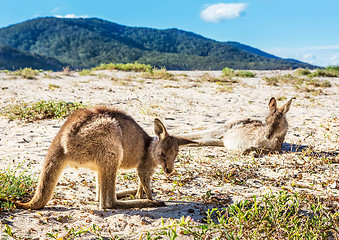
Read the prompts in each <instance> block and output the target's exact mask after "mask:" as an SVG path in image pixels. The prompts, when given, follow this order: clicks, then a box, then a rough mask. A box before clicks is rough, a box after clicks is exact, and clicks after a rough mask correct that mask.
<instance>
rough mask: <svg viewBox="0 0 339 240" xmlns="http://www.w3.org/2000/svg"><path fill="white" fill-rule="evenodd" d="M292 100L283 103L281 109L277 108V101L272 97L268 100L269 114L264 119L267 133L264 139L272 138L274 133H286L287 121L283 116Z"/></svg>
mask: <svg viewBox="0 0 339 240" xmlns="http://www.w3.org/2000/svg"><path fill="white" fill-rule="evenodd" d="M291 103H292V99H291V100H289V101H288V102H287V103H285V104H284V105H283V106H282V107H281V108H278V107H277V101H276V100H275V98H274V97H272V98H271V99H270V102H269V104H268V106H269V114H268V116H267V117H266V124H267V126H268V131H267V133H266V135H265V137H266V138H267V139H268V140H269V139H271V138H272V136H273V135H274V133H277V132H281V133H283V132H286V131H287V127H288V124H287V120H286V117H285V114H286V113H287V112H288V110H290V106H291Z"/></svg>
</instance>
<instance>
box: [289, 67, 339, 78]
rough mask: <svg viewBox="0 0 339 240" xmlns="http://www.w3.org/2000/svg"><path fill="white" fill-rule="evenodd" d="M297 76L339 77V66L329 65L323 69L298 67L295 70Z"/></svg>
mask: <svg viewBox="0 0 339 240" xmlns="http://www.w3.org/2000/svg"><path fill="white" fill-rule="evenodd" d="M294 74H295V75H297V76H307V77H311V78H313V77H339V66H328V67H326V68H323V69H316V70H315V71H313V72H312V71H310V70H309V69H307V68H306V69H304V68H298V69H297V70H296V71H295V72H294Z"/></svg>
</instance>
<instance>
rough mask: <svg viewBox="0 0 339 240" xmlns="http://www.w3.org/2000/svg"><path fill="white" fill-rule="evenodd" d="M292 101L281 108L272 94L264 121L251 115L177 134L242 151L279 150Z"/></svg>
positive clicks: (205, 143) (245, 152)
mask: <svg viewBox="0 0 339 240" xmlns="http://www.w3.org/2000/svg"><path fill="white" fill-rule="evenodd" d="M291 103H292V99H291V100H289V101H288V102H287V103H286V104H285V105H283V106H282V107H281V108H278V107H277V102H276V100H275V98H274V97H272V98H271V99H270V101H269V104H268V105H269V113H268V115H267V117H266V121H265V122H262V121H260V120H256V119H251V118H245V119H238V120H231V121H228V122H226V123H225V124H224V125H223V126H221V127H217V128H214V129H208V130H204V131H201V132H196V133H190V134H182V135H178V136H180V137H185V138H189V139H193V140H196V141H197V142H198V143H199V145H201V146H224V147H226V148H227V149H229V150H241V151H243V152H242V153H243V154H249V153H250V152H251V151H257V152H259V153H263V154H265V153H269V152H280V151H281V146H282V143H283V142H284V139H285V136H286V132H287V128H288V123H287V120H286V116H285V114H286V113H287V112H288V111H289V109H290V105H291Z"/></svg>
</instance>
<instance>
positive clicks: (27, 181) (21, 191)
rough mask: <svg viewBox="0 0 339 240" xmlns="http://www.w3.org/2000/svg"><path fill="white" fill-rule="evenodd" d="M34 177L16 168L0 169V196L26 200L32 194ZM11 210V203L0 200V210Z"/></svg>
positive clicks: (34, 182)
mask: <svg viewBox="0 0 339 240" xmlns="http://www.w3.org/2000/svg"><path fill="white" fill-rule="evenodd" d="M35 185H36V179H34V178H33V177H32V176H31V175H30V174H27V173H26V172H25V171H23V172H18V170H17V169H13V168H10V167H8V168H6V169H0V186H1V188H0V198H3V199H13V200H27V199H30V198H31V197H32V196H33V193H34V188H35ZM11 210H13V204H12V203H10V202H3V201H0V212H3V211H11Z"/></svg>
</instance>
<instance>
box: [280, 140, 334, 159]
mask: <svg viewBox="0 0 339 240" xmlns="http://www.w3.org/2000/svg"><path fill="white" fill-rule="evenodd" d="M281 150H282V153H296V152H300V153H303V154H305V156H307V157H338V156H339V152H336V151H332V152H326V151H314V150H313V149H311V148H309V146H307V145H298V144H293V143H292V144H290V143H283V144H282V149H281Z"/></svg>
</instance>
